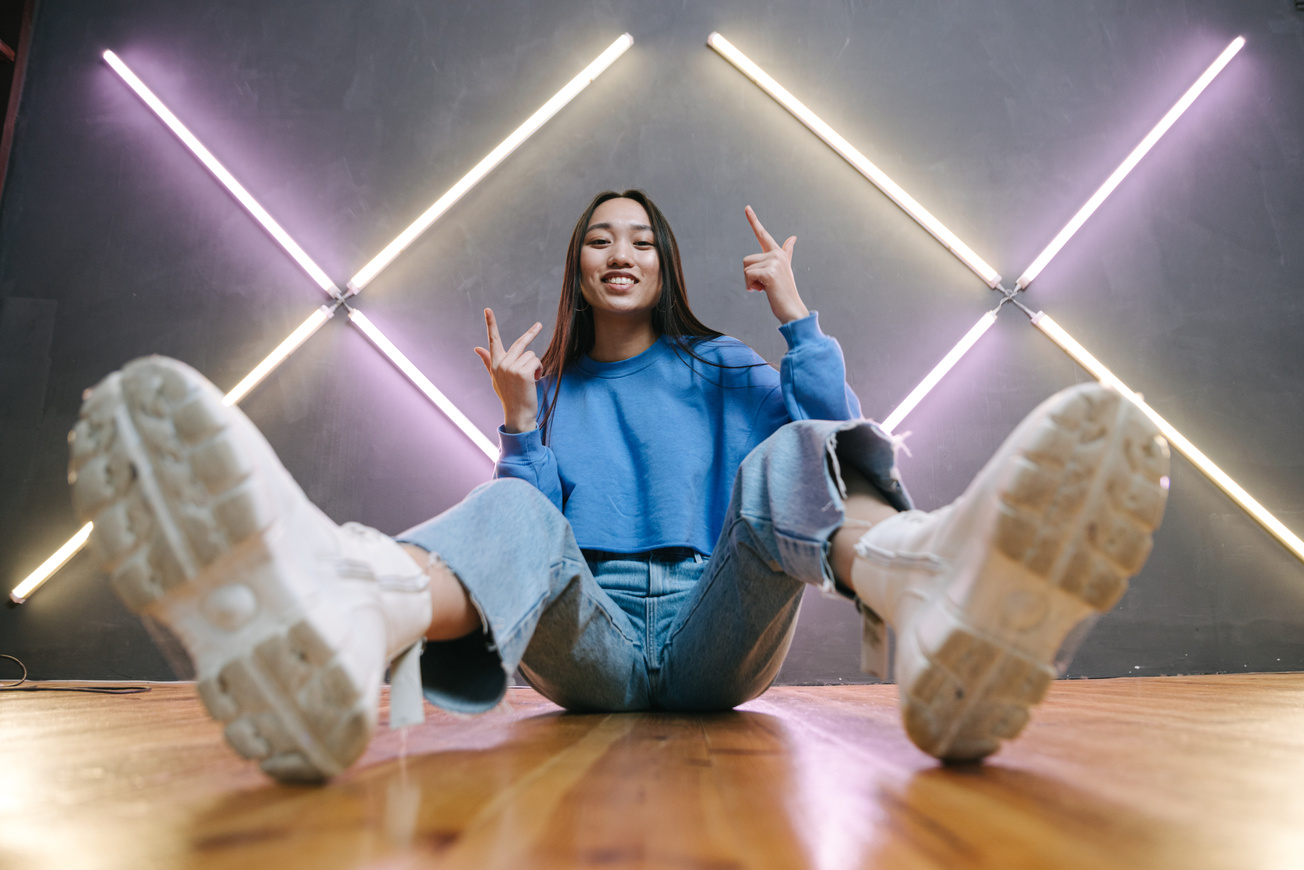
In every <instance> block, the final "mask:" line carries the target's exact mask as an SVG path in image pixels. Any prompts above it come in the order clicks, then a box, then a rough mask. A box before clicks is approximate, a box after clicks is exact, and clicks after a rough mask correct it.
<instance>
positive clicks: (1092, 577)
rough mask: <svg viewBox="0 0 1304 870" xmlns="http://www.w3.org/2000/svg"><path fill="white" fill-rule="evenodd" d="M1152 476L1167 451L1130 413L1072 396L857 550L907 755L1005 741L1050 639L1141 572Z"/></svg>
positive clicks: (1113, 397)
mask: <svg viewBox="0 0 1304 870" xmlns="http://www.w3.org/2000/svg"><path fill="white" fill-rule="evenodd" d="M1167 474H1168V445H1167V443H1166V442H1165V441H1164V439H1163V438H1162V437H1161V436H1160V435H1159V432H1158V430H1157V429H1156V427H1155V426H1154V424H1153V423H1151V422H1150V420H1149V419H1148V418H1146V417H1145V415H1144V414H1143V413H1142V412H1141V410H1140V409H1139V408H1138V407H1137V406H1136V405H1134V404H1133V403H1131V402H1129V401H1128V400H1127V399H1125V398H1123V397H1122V396H1120V395H1119V394H1118V393H1117V392H1115V391H1114V390H1111V389H1107V388H1105V387H1102V386H1100V385H1098V384H1087V385H1082V386H1078V387H1074V388H1071V389H1068V390H1064V391H1063V392H1061V393H1058V394H1056V395H1055V396H1052V397H1051V398H1050V399H1048V400H1047V401H1045V402H1043V403H1042V404H1041V405H1040V406H1039V407H1038V408H1037V409H1036V410H1035V411H1033V412H1032V413H1031V414H1030V415H1028V417H1027V418H1026V419H1025V420H1024V421H1023V422H1022V423H1021V424H1020V425H1019V426H1018V428H1017V429H1015V431H1014V433H1013V434H1011V435H1010V437H1009V438H1007V439H1006V441H1005V443H1004V444H1002V445H1001V447H1000V449H999V450H997V452H996V454H995V455H994V456H993V457H992V459H991V460H990V461H989V462H988V463H987V465H986V466H985V467H984V468H983V470H982V471H981V472H979V474H978V476H977V477H976V478H974V480H973V482H972V483H971V484H970V485H969V487H968V489H966V490H965V492H964V494H963V495H962V496H960V498H958V499H957V500H956V501H955V502H954V503H952V504H951V505H949V506H948V507H945V508H942V509H941V510H938V511H934V512H931V513H925V512H923V511H908V512H905V513H902V514H898V515H897V516H895V517H892V518H890V519H888V520H885V521H882V522H880V523H879V524H878V525H876V526H874V527H873V528H871V529H870V530H869V531H868V532H867V533H866V534H865V535H864V536H863V537H862V538H861V539H860V541H859V542H858V543H857V545H856V553H857V557H856V559H855V561H854V563H853V568H852V585H853V586H854V588H855V591H856V594H857V596H858V597H859V598H860V600H861V601H862V602H863V603H864V604H865V605H868V606H869V607H870V608H872V609H873V610H874V611H875V612H876V613H877V614H878V615H879V616H881V617H882V618H883V619H885V620H886V621H887V622H888V623H889V624H891V625H892V627H893V628H894V629H895V631H896V638H897V645H896V663H895V678H896V682H897V685H898V690H899V694H900V699H901V710H902V717H903V719H904V721H905V727H906V731H907V732H908V733H909V735H910V739H911V740H913V741H914V743H915V745H916V746H918V747H919V748H920V749H922V750H924V751H925V752H927V753H929V754H931V755H934V756H936V757H938V758H942V759H947V760H956V761H961V760H974V759H979V758H983V757H984V756H987V755H989V754H991V753H992V752H995V751H996V750H997V749H998V748H999V746H1000V741H1001V740H1003V739H1009V738H1013V737H1015V736H1017V735H1018V734H1019V732H1020V731H1021V730H1022V729H1023V726H1024V725H1025V724H1027V721H1028V710H1029V708H1030V707H1032V705H1034V704H1036V703H1037V702H1038V701H1040V700H1041V699H1042V697H1043V696H1044V695H1045V694H1046V690H1047V689H1048V688H1049V686H1050V683H1051V681H1052V680H1054V679H1055V678H1056V677H1057V676H1058V673H1057V669H1056V667H1055V664H1056V654H1057V652H1058V651H1059V649H1060V647H1061V644H1062V643H1063V642H1064V639H1065V637H1066V636H1067V635H1068V634H1069V633H1070V631H1072V629H1073V628H1074V627H1075V626H1077V625H1078V624H1079V623H1081V622H1082V621H1083V620H1084V619H1086V618H1088V617H1090V616H1092V615H1094V614H1098V613H1101V612H1104V611H1106V610H1108V609H1109V608H1110V607H1112V606H1113V605H1114V604H1115V602H1117V601H1118V599H1119V598H1121V597H1122V595H1123V593H1124V592H1125V591H1126V589H1127V581H1128V578H1129V577H1131V576H1132V575H1133V574H1135V573H1136V572H1137V571H1139V570H1140V569H1141V566H1142V565H1143V564H1145V560H1146V557H1147V556H1148V555H1149V554H1150V547H1151V532H1153V531H1154V529H1155V528H1157V527H1158V525H1159V521H1160V519H1161V518H1162V516H1163V512H1164V504H1165V502H1166V500H1167V496H1168V477H1167Z"/></svg>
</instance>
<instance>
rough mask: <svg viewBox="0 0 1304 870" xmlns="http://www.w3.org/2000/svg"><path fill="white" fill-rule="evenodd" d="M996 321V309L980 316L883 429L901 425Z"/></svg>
mask: <svg viewBox="0 0 1304 870" xmlns="http://www.w3.org/2000/svg"><path fill="white" fill-rule="evenodd" d="M995 322H996V311H988V312H987V313H986V314H984V315H983V316H982V317H980V318H978V322H977V323H975V324H974V325H973V326H971V327H970V328H969V331H968V332H966V333H965V334H964V338H962V339H960V340H959V341H958V342H956V345H955V347H953V348H951V350H950V351H948V352H947V354H946V356H944V357H942V361H941V362H939V363H938V364H937V365H935V366H933V370H932V371H931V372H929V373H928V375H927V376H926V377H925V378H924V379H923V380H922V381H920V382H919V386H917V387H915V388H914V389H913V390H911V391H910V395H908V396H906V398H905V401H903V402H902V403H901V404H900V405H897V406H896V409H895V410H893V411H892V413H891V414H888V415H887V419H886V420H884V421H883V422H882V423H880V424H879V425H880V426H882V427H883V431H885V432H887V433H888V434H889V435H890V434H892V430H894V429H896V427H897V426H898V425H900V423H901V421H902V420H904V419H905V418H906V415H907V414H909V413H910V412H911V411H913V410H914V409H915V405H918V404H919V402H920V400H922V399H923V398H924V396H927V395H928V394H929V393H930V392H931V391H932V389H933V387H935V386H937V382H938V381H940V380H941V379H942V378H943V377H944V376H945V375H946V373H947V372H949V371H950V370H951V368H952V367H953V366H954V365H955V364H956V363H957V362H959V361H960V358H961V357H962V356H964V355H965V354H966V353H968V352H969V348H971V347H973V346H974V344H975V343H976V342H977V341H978V339H980V338H982V337H983V334H984V333H986V332H987V330H989V329H991V328H992V324H993V323H995Z"/></svg>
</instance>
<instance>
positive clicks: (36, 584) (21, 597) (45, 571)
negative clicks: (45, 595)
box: [9, 523, 91, 604]
mask: <svg viewBox="0 0 1304 870" xmlns="http://www.w3.org/2000/svg"><path fill="white" fill-rule="evenodd" d="M90 536H91V524H90V523H87V524H86V525H84V526H82V527H81V531H79V532H77V534H75V535H73V536H72V537H71V538H70V539H69V540H68V543H66V544H64V545H63V546H62V547H60V548H59V549H57V550H55V551H54V555H53V556H51V557H50V558H48V559H46V560H45V561H44V562H42V563H41V566H40V567H39V568H37V569H36V570H35V571H33V572H32V573H31V574H28V575H27V579H25V580H24V581H23V582H22V583H19V584H18V585H17V586H15V587H14V589H13V591H12V592H10V593H9V600H10V601H12V602H13V603H14V604H22V603H23V602H24V601H26V600H27V598H28V596H29V595H31V594H32V593H33V592H35V591H36V590H37V589H39V588H40V586H41V584H42V583H44V582H45V581H46V580H49V579H50V577H51V576H53V574H54V572H55V571H58V570H59V569H60V568H62V567H63V566H64V565H65V564H67V562H68V560H69V559H71V558H72V557H73V556H75V555H77V554H78V553H79V552H81V548H82V547H84V546H86V541H87V540H89V539H90Z"/></svg>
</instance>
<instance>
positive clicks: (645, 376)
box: [494, 312, 860, 554]
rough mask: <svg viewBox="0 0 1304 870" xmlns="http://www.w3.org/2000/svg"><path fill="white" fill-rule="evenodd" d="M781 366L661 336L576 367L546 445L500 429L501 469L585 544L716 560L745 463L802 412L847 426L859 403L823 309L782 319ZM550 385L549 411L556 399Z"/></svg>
mask: <svg viewBox="0 0 1304 870" xmlns="http://www.w3.org/2000/svg"><path fill="white" fill-rule="evenodd" d="M779 331H780V332H781V333H782V334H783V336H784V338H785V339H786V340H787V343H788V351H787V353H785V354H784V356H783V360H782V362H781V363H780V366H779V370H778V371H777V372H776V371H775V370H774V368H773V367H771V366H770V365H769V364H768V363H766V362H765V360H763V359H762V358H761V357H760V356H759V355H758V354H757V353H756V352H755V351H754V350H752V349H751V348H750V347H748V346H747V345H745V344H743V343H742V342H741V341H739V340H737V339H736V338H730V337H728V336H722V337H719V338H710V339H692V338H690V339H688V341H689V342H690V346H691V347H692V348H693V352H694V353H695V354H696V355H697V356H699V357H701V358H702V359H705V360H708V361H709V363H711V364H708V363H703V362H701V361H699V360H697V359H694V358H693V357H692V356H691V355H689V354H687V353H685V352H684V351H683V350H681V349H680V348H678V347H676V345H675V342H673V341H671V340H669V339H668V338H667V337H666V336H661V337H660V338H659V339H658V340H657V341H656V342H655V343H654V344H653V345H652V346H651V347H649V348H648V349H647V350H645V351H644V352H643V353H641V354H639V355H638V356H635V357H631V358H629V359H625V360H620V361H619V362H610V363H603V362H597V361H595V360H593V359H590V358H589V357H588V356H587V355H585V356H581V357H580V358H579V359H578V360H576V361H575V362H573V363H572V364H571V365H570V366H568V367H567V368H566V371H565V372H564V373H563V375H562V379H561V390H560V392H559V393H558V395H557V398H556V408H555V410H554V412H553V416H552V420H551V424H550V431H549V432H548V433H547V441H546V443H545V440H544V433H543V432H542V430H540V429H535V430H533V431H530V432H522V433H515V434H514V433H508V432H505V431H503V430H502V429H501V428H500V429H499V441H500V444H501V456H500V458H499V460H498V464H497V467H496V468H495V471H494V476H495V477H515V478H519V479H521V480H524V481H527V482H528V483H531V484H533V485H534V486H536V487H537V488H538V489H539V490H540V491H541V492H542V493H543V494H544V495H546V496H547V497H548V498H550V499H551V500H552V502H553V504H555V505H556V506H557V507H558V508H559V509H560V510H561V511H562V513H563V514H565V516H566V518H567V519H568V520H569V521H570V524H571V528H572V529H573V530H574V532H575V539H576V541H577V542H578V543H579V545H580V547H581V548H584V549H592V550H605V551H610V552H616V553H639V552H644V551H647V550H653V549H659V548H662V547H683V548H691V549H692V550H695V551H696V552H699V553H702V554H710V552H711V549H712V548H713V547H714V546H715V542H716V538H717V537H719V534H720V529H721V526H722V525H723V522H724V517H725V513H726V511H727V509H728V506H729V498H730V494H731V491H732V487H733V481H734V475H735V474H736V473H737V471H738V466H739V465H741V464H742V461H743V459H744V458H745V457H746V456H747V454H748V453H750V452H751V450H752V449H753V448H755V447H756V446H757V445H758V444H760V443H761V442H762V441H764V440H765V439H766V438H768V437H769V436H770V435H771V434H772V433H773V432H774V431H775V430H776V429H778V428H779V427H780V426H782V425H784V424H785V423H788V422H790V421H793V420H849V419H853V418H856V417H859V416H860V402H859V400H858V399H857V398H856V395H855V394H854V393H853V392H852V391H851V388H850V387H848V386H847V384H846V367H845V363H844V361H843V357H842V348H841V347H840V346H839V345H838V343H837V341H836V340H835V339H833V338H832V337H830V336H827V335H825V334H824V333H823V332H822V331H821V330H820V327H819V317H818V315H817V314H816V313H815V312H812V313H811V314H810V316H808V317H805V318H802V319H801V320H795V321H792V322H790V323H786V324H784V325H782V326H780V327H779ZM551 397H552V390H551V384H550V383H544V382H541V383H540V385H539V407H540V419H542V417H543V409H544V408H545V402H546V401H548V400H549V399H551Z"/></svg>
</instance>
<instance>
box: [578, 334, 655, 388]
mask: <svg viewBox="0 0 1304 870" xmlns="http://www.w3.org/2000/svg"><path fill="white" fill-rule="evenodd" d="M673 352H674V351H673V349H672V348H671V347H670V341H669V339H667V338H666V337H665V336H664V335H662V336H658V337H657V340H656V341H654V342H652V346H651V347H649V348H648V349H647V350H645V351H643V352H642V353H640V354H638V355H637V356H632V357H630V358H629V359H622V360H617V361H616V362H598V361H597V360H595V359H593V358H592V357H590V356H589V355H588V354H587V353H586V354H581V355H580V357H579V359H577V360H575V367H576V368H578V369H579V370H580V371H582V372H584V373H585V374H587V375H592V376H593V377H598V378H623V377H625V376H626V375H632V374H634V373H635V372H641V371H642V370H643V369H645V368H647V367H648V366H650V365H652V364H653V363H655V362H657V361H658V360H661V359H664V358H665V357H666V356H668V355H669V354H671V353H673Z"/></svg>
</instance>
